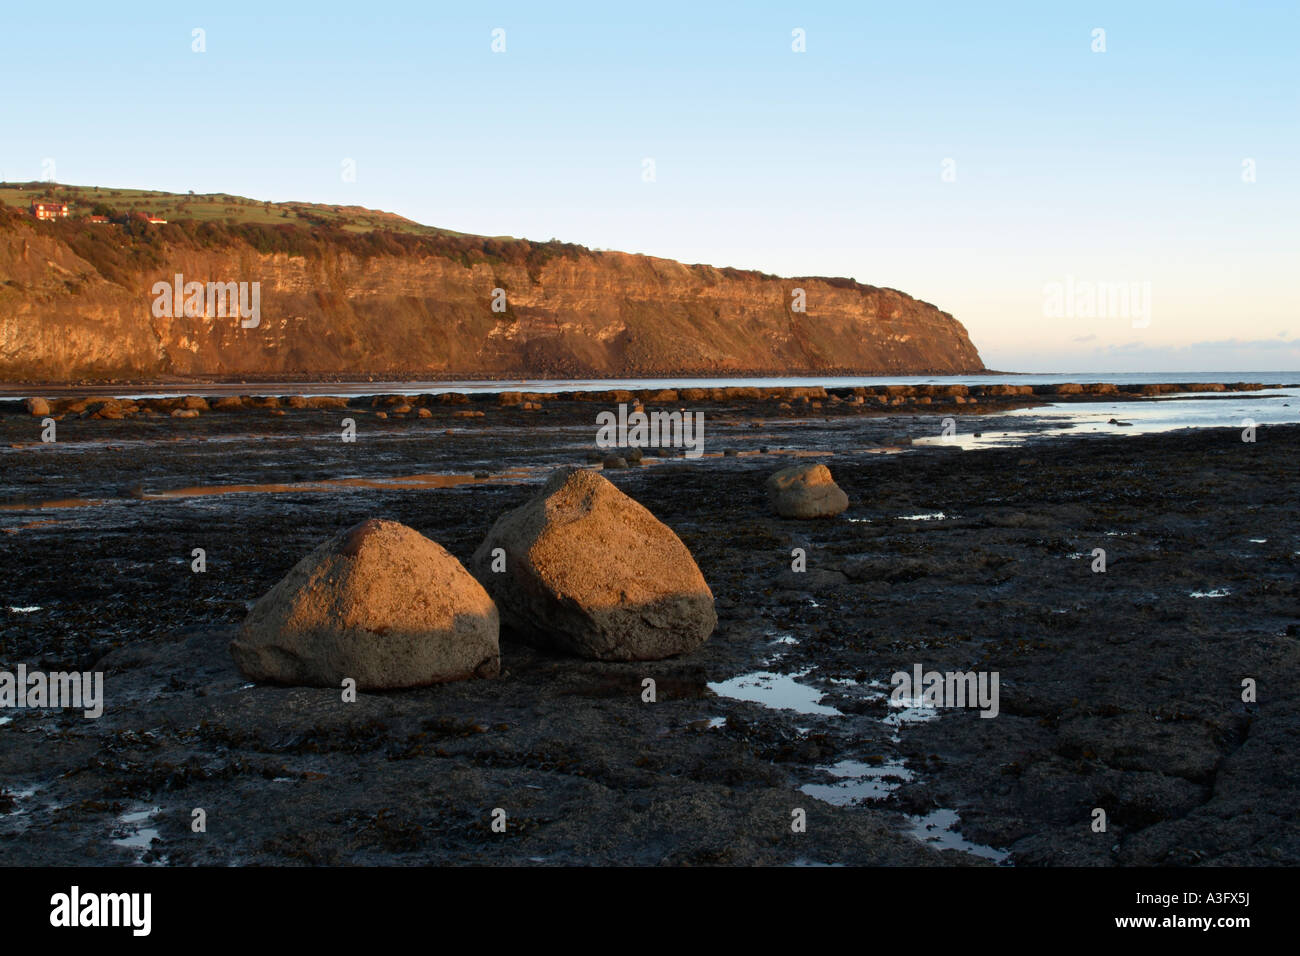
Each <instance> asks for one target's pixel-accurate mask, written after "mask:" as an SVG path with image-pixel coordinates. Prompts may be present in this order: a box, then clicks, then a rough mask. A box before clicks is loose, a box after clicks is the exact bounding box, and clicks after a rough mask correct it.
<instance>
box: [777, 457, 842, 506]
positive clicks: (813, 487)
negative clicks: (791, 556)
mask: <svg viewBox="0 0 1300 956" xmlns="http://www.w3.org/2000/svg"><path fill="white" fill-rule="evenodd" d="M767 495H768V500H769V501H770V502H771V503H772V507H773V509H775V511H776V513H777V514H779V515H780V516H781V517H782V518H832V517H834V516H835V515H837V514H839V513H840V512H841V511H843V510H844V509H845V508H847V507H848V506H849V497H848V495H846V494H845V493H844V492H843V491H841V490H840V487H839V485H837V484H835V480H834V479H833V478H831V472H830V469H829V468H827V467H826V466H825V465H795V466H793V467H791V468H782V469H781V470H780V471H778V472H776V473H775V474H773V475H772V476H771V477H770V478H768V479H767Z"/></svg>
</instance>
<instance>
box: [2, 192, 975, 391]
mask: <svg viewBox="0 0 1300 956" xmlns="http://www.w3.org/2000/svg"><path fill="white" fill-rule="evenodd" d="M300 211H301V208H300ZM421 228H424V227H421ZM178 273H179V274H181V275H183V276H184V281H186V282H190V281H197V282H202V283H207V282H222V283H226V282H236V283H239V282H247V283H250V284H251V283H253V282H257V283H259V284H260V285H259V291H260V316H259V318H260V321H259V322H258V324H257V325H256V327H252V328H244V327H242V326H243V323H241V321H240V319H239V317H238V316H237V315H235V316H233V317H218V316H217V315H216V314H215V311H214V312H213V313H212V314H210V315H206V316H205V315H199V316H194V317H186V316H184V315H183V314H182V315H179V316H178V315H172V316H167V315H161V316H159V315H156V314H155V312H156V311H157V310H156V309H155V308H154V306H155V300H156V299H157V298H158V297H157V296H156V295H155V294H154V293H153V291H151V290H152V289H153V287H154V285H155V283H158V282H167V283H170V282H172V281H173V276H174V275H176V274H178ZM494 289H503V290H504V291H505V299H504V306H505V310H504V311H502V312H494V311H493V309H492V303H493V295H494V292H493V290H494ZM795 289H803V290H804V294H805V301H806V311H804V312H799V311H796V310H794V309H793V308H792V303H793V297H792V293H793V291H794V290H795ZM169 304H170V299H169ZM173 311H175V310H173ZM981 370H983V363H982V362H981V361H980V358H979V354H978V353H977V352H976V350H975V347H974V346H973V345H972V344H971V341H970V339H969V337H968V336H967V333H966V330H965V329H964V328H963V327H962V325H961V324H960V323H959V322H957V321H956V320H955V319H954V318H953V317H952V316H951V315H948V314H947V313H945V312H941V311H940V310H939V309H937V308H935V307H934V306H932V305H929V304H927V303H925V302H921V301H918V300H916V299H913V298H911V297H910V296H907V295H904V294H903V293H901V292H896V291H894V290H892V289H878V288H874V287H871V286H866V285H861V284H858V283H856V282H852V281H850V280H846V279H823V278H791V279H781V278H777V277H775V276H768V275H764V274H761V273H757V272H745V271H739V270H734V269H718V268H713V267H711V266H702V265H694V266H688V265H683V264H681V263H679V262H674V261H671V260H666V259H656V258H651V257H648V256H639V255H628V254H624V253H616V252H595V251H591V250H588V249H585V248H582V247H580V246H574V245H568V244H563V243H558V242H550V243H530V242H528V241H525V240H512V239H488V238H483V237H476V236H463V235H458V234H454V233H445V232H439V231H437V230H428V232H427V233H425V234H417V233H399V232H395V231H393V232H388V231H374V230H372V231H355V230H349V229H348V228H347V227H346V226H340V225H338V224H337V223H330V222H322V223H318V224H316V225H304V224H300V223H297V222H294V223H291V224H287V225H272V224H266V223H238V222H235V221H233V220H228V221H227V222H226V223H224V224H222V223H216V222H210V221H185V220H181V221H172V222H169V223H167V224H163V225H153V224H148V223H145V222H143V221H141V220H138V219H129V220H124V222H123V223H122V224H92V223H90V222H89V221H87V220H85V219H80V220H78V219H69V220H65V221H58V222H36V221H34V220H32V219H31V218H30V217H29V216H26V215H24V214H23V213H20V212H19V211H18V210H16V209H13V208H7V209H0V380H6V381H47V382H60V381H78V380H81V381H85V380H103V379H116V380H131V379H160V378H169V377H178V378H212V377H234V378H271V377H284V378H294V377H306V376H322V377H344V378H346V377H362V378H364V377H367V376H373V377H376V378H379V377H383V378H391V379H401V378H436V377H446V376H471V375H472V376H480V375H481V376H485V377H503V376H526V377H542V376H549V377H575V376H647V377H649V376H665V375H719V374H729V373H758V374H790V373H801V372H824V373H830V372H861V373H872V372H875V373H894V374H901V373H917V372H936V373H960V372H975V371H981Z"/></svg>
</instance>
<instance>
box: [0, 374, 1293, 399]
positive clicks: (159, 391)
mask: <svg viewBox="0 0 1300 956" xmlns="http://www.w3.org/2000/svg"><path fill="white" fill-rule="evenodd" d="M1066 382H1078V383H1080V384H1086V383H1088V382H1113V383H1114V384H1116V385H1145V384H1164V383H1171V384H1178V383H1181V382H1227V383H1230V382H1258V383H1259V384H1261V385H1281V384H1286V385H1300V371H1290V372H1285V371H1283V372H1231V371H1229V372H1070V373H1051V374H1017V373H998V374H994V375H854V376H807V377H797V376H791V377H779V376H772V377H762V378H596V379H586V378H574V379H503V380H499V381H460V382H448V381H438V380H436V379H433V380H429V381H410V382H275V381H271V382H233V383H222V384H212V385H128V386H124V385H87V386H70V387H46V388H42V387H40V386H31V385H0V396H5V397H11V398H13V397H21V398H25V397H27V396H28V395H32V394H40V395H46V396H56V395H66V394H77V395H115V396H117V397H119V398H143V397H147V396H153V397H165V396H171V395H343V396H348V395H379V394H384V393H396V394H403V395H415V394H419V393H422V392H465V393H473V392H487V393H491V392H518V391H523V392H577V391H606V390H610V389H629V390H633V389H641V388H728V387H739V386H747V385H748V386H758V387H760V388H779V387H782V386H811V385H823V386H825V387H826V388H851V387H853V386H855V385H993V384H997V383H1009V384H1014V385H1059V384H1062V383H1066Z"/></svg>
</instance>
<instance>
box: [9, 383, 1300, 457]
mask: <svg viewBox="0 0 1300 956" xmlns="http://www.w3.org/2000/svg"><path fill="white" fill-rule="evenodd" d="M1000 382H1006V383H1010V384H1016V385H1047V384H1062V383H1066V382H1078V383H1080V384H1084V383H1088V382H1113V383H1114V384H1116V385H1140V384H1165V383H1169V384H1180V383H1185V382H1186V383H1190V382H1224V383H1232V382H1254V383H1258V384H1260V385H1287V386H1289V387H1287V388H1281V389H1266V390H1262V391H1257V392H1229V393H1210V394H1207V393H1183V394H1177V393H1172V394H1169V395H1162V396H1159V397H1153V398H1145V399H1141V400H1136V401H1134V400H1130V401H1113V400H1107V399H1104V398H1099V399H1098V400H1097V401H1093V402H1066V403H1061V404H1048V405H1045V406H1039V407H1037V408H1027V409H1021V410H1018V411H1014V412H1009V413H1003V414H1002V415H1000V416H999V417H998V419H997V422H996V423H995V422H993V421H992V420H990V419H987V418H984V417H982V416H980V415H973V414H970V413H969V412H966V413H963V411H962V409H961V408H960V407H959V406H958V407H954V408H952V410H951V412H949V411H948V410H947V409H945V410H944V415H948V414H951V415H952V417H953V418H954V419H955V420H956V422H957V431H956V434H955V436H951V437H949V438H945V439H940V438H937V437H935V438H918V439H916V440H917V442H918V443H920V444H926V443H933V442H939V441H947V442H953V443H956V444H958V445H960V446H962V447H963V448H979V447H985V446H990V445H1017V444H1021V443H1023V442H1024V441H1026V440H1027V439H1029V438H1030V437H1032V436H1036V437H1040V438H1041V437H1043V436H1045V435H1051V436H1060V437H1071V436H1086V435H1143V434H1151V433H1153V432H1164V431H1171V430H1173V429H1178V428H1239V429H1243V430H1244V429H1246V428H1247V427H1248V426H1249V425H1250V424H1252V423H1253V424H1254V425H1256V426H1258V427H1261V428H1263V427H1266V426H1268V425H1280V424H1295V423H1300V372H1232V371H1228V372H1124V373H1110V374H1105V373H1098V374H1091V373H1089V374H1082V373H1079V374H1044V375H1030V374H1026V375H992V376H990V375H938V376H934V375H903V376H849V377H790V378H778V377H771V378H623V379H563V380H560V379H549V380H537V379H516V380H509V381H492V382H487V381H482V382H464V381H462V382H445V381H427V382H354V383H339V382H316V383H313V382H261V383H247V382H239V383H233V384H232V383H226V384H220V385H187V386H182V387H177V386H175V385H168V386H156V387H144V386H134V387H126V388H123V387H122V386H108V385H102V386H90V387H79V388H78V387H69V388H53V389H51V388H43V389H39V391H38V392H37V394H41V395H45V396H49V397H55V396H57V395H61V394H64V395H66V394H77V395H87V394H95V395H116V396H118V397H122V398H135V397H139V398H143V397H148V396H154V397H162V396H171V395H206V396H219V395H248V394H253V395H337V396H351V395H376V394H383V393H399V394H407V395H412V394H418V393H421V392H465V393H485V394H490V393H493V392H502V391H525V392H567V391H606V390H610V389H628V390H634V389H642V388H645V389H655V388H691V387H694V388H726V387H728V386H743V385H752V386H758V387H763V388H777V387H780V386H800V385H822V386H826V387H828V388H830V387H852V386H855V385H992V384H996V383H1000ZM30 394H33V390H32V388H31V387H30V386H0V397H9V398H16V397H25V396H27V395H30ZM903 414H907V413H903ZM924 417H925V418H926V419H932V420H934V421H941V420H942V418H941V417H938V416H934V415H926V416H924ZM1111 419H1114V420H1115V421H1116V424H1112V423H1111ZM1021 422H1023V427H1018V426H1019V425H1020V423H1021ZM1120 422H1122V423H1124V424H1118V423H1120ZM1007 424H1010V425H1011V427H1009V428H1008V427H1006V426H1007ZM990 425H993V426H994V427H992V428H990V427H989V426H990ZM986 429H987V430H986ZM937 431H938V430H937V429H936V433H937ZM977 434H978V437H977Z"/></svg>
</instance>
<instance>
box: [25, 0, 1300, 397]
mask: <svg viewBox="0 0 1300 956" xmlns="http://www.w3.org/2000/svg"><path fill="white" fill-rule="evenodd" d="M4 25H5V28H4V34H5V40H4V43H3V49H4V53H3V56H0V83H3V88H4V89H5V90H6V91H8V95H7V96H5V97H4V98H3V101H2V102H0V130H3V132H0V179H3V180H8V181H27V180H35V179H46V178H51V177H52V178H54V179H55V180H56V181H58V182H63V183H72V184H78V185H99V186H115V187H133V188H146V189H163V190H169V191H178V192H184V191H186V190H191V189H192V190H194V191H196V192H225V193H232V194H236V195H243V196H249V197H252V198H255V199H259V200H263V199H269V200H272V201H291V200H297V201H309V202H322V203H332V204H349V205H361V206H367V207H370V208H377V209H384V210H388V211H391V212H396V213H399V214H401V215H403V216H406V217H408V218H410V219H414V220H417V221H419V222H423V223H427V224H430V225H436V226H442V227H446V228H450V229H456V230H459V231H462V232H471V233H481V234H486V235H511V236H519V237H524V238H528V239H534V240H546V239H550V238H558V239H562V240H564V241H567V242H577V243H581V244H583V245H587V246H591V247H593V248H601V249H619V250H623V251H627V252H637V253H644V254H647V255H654V256H663V257H666V258H672V259H678V260H682V261H685V262H704V263H711V264H713V265H718V266H735V267H739V268H752V269H760V270H762V271H764V272H769V273H774V274H777V275H782V276H806V275H827V276H849V277H852V278H854V279H857V280H858V281H860V282H864V283H869V284H871V285H877V286H886V287H890V288H895V289H900V290H902V291H904V292H906V293H908V294H909V295H913V296H915V297H917V298H919V299H922V300H924V301H927V302H931V303H933V304H935V305H937V306H938V307H939V308H941V309H943V310H944V311H946V312H950V313H951V314H952V315H953V316H955V317H956V318H957V319H958V320H960V321H961V322H962V323H963V324H964V325H965V326H966V328H967V330H968V331H969V332H970V334H971V338H972V340H973V341H974V342H975V344H976V346H977V347H978V348H979V350H980V353H981V356H982V357H983V359H984V361H985V364H986V365H988V366H989V367H990V368H995V369H1000V370H1007V371H1038V372H1054V371H1061V372H1069V371H1088V372H1105V371H1116V372H1123V371H1205V370H1242V371H1245V370H1292V369H1300V293H1297V290H1296V280H1295V275H1296V274H1297V272H1300V269H1298V268H1297V267H1298V266H1300V99H1298V96H1300V2H1296V0H1291V2H1271V3H1266V2H1259V3H1253V2H1224V3H1198V2H1186V0H1184V2H1176V3H1174V2H1170V3H1165V2H1133V0H1128V2H1123V3H1097V2H1093V3H1072V2H1055V0H1053V2H1042V0H1038V2H1032V3H980V4H975V3H964V2H963V3H957V2H950V3H925V2H907V3H901V4H899V3H890V4H885V3H875V2H863V0H858V2H847V3H815V2H799V3H747V4H744V5H741V4H736V3H706V2H694V3H671V2H654V3H644V4H622V3H608V2H599V3H589V4H588V3H565V2H562V0H548V2H547V3H535V2H534V3H490V2H486V3H473V4H465V3H455V4H449V3H440V2H417V3H399V2H384V0H370V2H366V3H356V2H347V3H338V2H331V0H315V2H312V3H302V4H297V3H272V2H265V0H264V2H261V3H240V2H222V3H200V4H189V3H185V2H175V0H171V2H166V3H131V2H126V3H121V4H103V3H99V2H95V3H89V2H82V0H69V2H63V3H60V4H57V5H51V4H39V3H31V4H21V5H10V7H9V8H8V9H6V11H5V15H4ZM196 31H201V32H199V33H196ZM494 31H503V32H494ZM796 31H800V32H796ZM1098 31H1103V32H1100V33H1099V32H1098ZM494 45H495V46H496V47H497V49H496V50H494V49H493V47H494ZM801 45H802V47H803V49H802V50H798V49H797V47H799V46H801ZM502 47H503V49H502ZM1121 293H1123V294H1121ZM1090 303H1091V304H1090Z"/></svg>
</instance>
